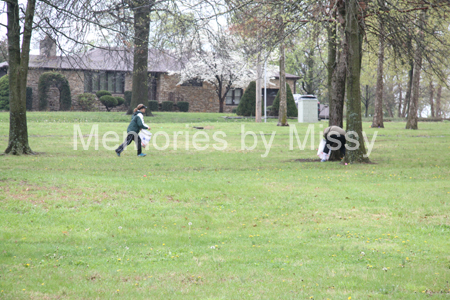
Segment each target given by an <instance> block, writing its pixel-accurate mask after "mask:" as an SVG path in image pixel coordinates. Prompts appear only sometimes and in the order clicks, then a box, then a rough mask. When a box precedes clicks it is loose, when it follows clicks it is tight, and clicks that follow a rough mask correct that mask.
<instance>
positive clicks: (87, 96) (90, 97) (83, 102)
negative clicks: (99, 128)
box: [78, 93, 95, 111]
mask: <svg viewBox="0 0 450 300" xmlns="http://www.w3.org/2000/svg"><path fill="white" fill-rule="evenodd" d="M78 105H79V106H80V107H81V110H82V111H93V110H94V108H95V95H94V94H91V93H84V94H79V95H78Z"/></svg>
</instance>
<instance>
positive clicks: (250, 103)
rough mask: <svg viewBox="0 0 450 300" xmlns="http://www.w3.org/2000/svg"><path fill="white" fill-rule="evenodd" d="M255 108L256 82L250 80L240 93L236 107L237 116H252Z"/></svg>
mask: <svg viewBox="0 0 450 300" xmlns="http://www.w3.org/2000/svg"><path fill="white" fill-rule="evenodd" d="M261 102H262V101H261ZM255 110H256V82H255V81H252V82H250V84H249V85H248V87H247V89H246V90H245V92H244V95H242V98H241V100H240V101H239V105H238V107H237V109H236V114H237V115H238V116H254V115H255Z"/></svg>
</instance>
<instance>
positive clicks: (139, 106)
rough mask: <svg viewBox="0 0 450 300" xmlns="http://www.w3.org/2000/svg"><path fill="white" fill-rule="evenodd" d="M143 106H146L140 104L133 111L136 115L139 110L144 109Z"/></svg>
mask: <svg viewBox="0 0 450 300" xmlns="http://www.w3.org/2000/svg"><path fill="white" fill-rule="evenodd" d="M142 106H144V104H142V103H141V104H138V106H136V108H135V109H134V110H133V112H134V113H136V112H137V111H138V110H140V109H142Z"/></svg>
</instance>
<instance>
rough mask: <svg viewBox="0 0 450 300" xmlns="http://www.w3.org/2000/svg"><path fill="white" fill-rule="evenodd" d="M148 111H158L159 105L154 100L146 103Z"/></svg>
mask: <svg viewBox="0 0 450 300" xmlns="http://www.w3.org/2000/svg"><path fill="white" fill-rule="evenodd" d="M148 109H149V110H150V111H158V110H159V103H158V101H156V100H150V101H148Z"/></svg>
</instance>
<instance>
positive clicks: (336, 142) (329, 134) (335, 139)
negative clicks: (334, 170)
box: [321, 126, 346, 162]
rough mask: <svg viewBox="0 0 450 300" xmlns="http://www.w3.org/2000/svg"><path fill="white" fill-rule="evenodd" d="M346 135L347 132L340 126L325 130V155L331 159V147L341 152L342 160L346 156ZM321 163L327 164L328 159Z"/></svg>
mask: <svg viewBox="0 0 450 300" xmlns="http://www.w3.org/2000/svg"><path fill="white" fill-rule="evenodd" d="M345 133H346V132H345V130H344V129H342V128H341V127H339V126H330V127H327V128H325V130H324V131H323V138H324V139H325V147H324V148H323V153H325V154H326V155H327V157H329V155H328V154H329V153H330V147H331V148H333V149H332V150H340V152H341V158H342V157H344V156H345V143H346V139H345ZM337 147H338V148H337ZM336 148H337V149H336ZM321 161H322V162H325V161H327V159H322V160H321Z"/></svg>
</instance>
